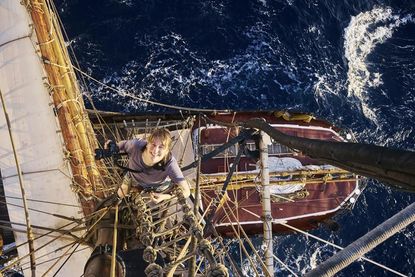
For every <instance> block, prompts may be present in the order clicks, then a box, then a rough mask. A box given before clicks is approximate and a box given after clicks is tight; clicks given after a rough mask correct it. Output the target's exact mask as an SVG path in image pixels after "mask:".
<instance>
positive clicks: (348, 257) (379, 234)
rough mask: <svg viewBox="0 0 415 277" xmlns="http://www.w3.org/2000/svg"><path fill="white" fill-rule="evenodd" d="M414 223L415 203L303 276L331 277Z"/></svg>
mask: <svg viewBox="0 0 415 277" xmlns="http://www.w3.org/2000/svg"><path fill="white" fill-rule="evenodd" d="M414 221H415V203H413V204H411V205H409V206H408V207H406V208H405V209H404V210H402V211H400V212H399V213H397V214H396V215H394V216H393V217H391V218H389V219H388V220H386V221H385V222H383V223H382V224H380V225H379V226H377V227H376V228H375V229H373V230H371V231H370V232H369V233H367V234H366V235H364V236H363V237H361V238H359V239H358V240H356V241H354V242H353V243H351V244H350V245H349V246H347V247H346V248H344V249H343V250H341V251H339V252H338V253H336V254H335V255H334V256H332V257H331V258H329V259H328V260H326V261H325V262H323V263H322V264H320V265H319V266H317V267H316V268H315V269H313V270H312V271H310V272H308V273H307V274H306V275H305V276H309V277H314V276H333V275H334V274H335V273H337V272H339V271H340V270H342V269H343V268H345V267H347V266H348V265H349V264H351V263H352V262H354V261H355V260H357V259H359V258H360V257H361V256H363V255H364V254H365V253H367V252H369V251H370V250H372V249H373V248H374V247H375V246H377V245H379V244H380V243H382V242H384V241H385V240H386V239H388V238H389V237H391V236H392V235H394V234H396V233H397V232H399V231H400V230H402V229H403V228H405V227H406V226H408V225H409V224H411V223H413V222H414Z"/></svg>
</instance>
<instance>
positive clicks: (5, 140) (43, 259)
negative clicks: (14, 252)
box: [0, 0, 91, 276]
mask: <svg viewBox="0 0 415 277" xmlns="http://www.w3.org/2000/svg"><path fill="white" fill-rule="evenodd" d="M31 24H32V23H31V19H30V17H29V16H28V14H27V11H26V8H25V7H24V6H23V5H22V4H20V1H17V0H0V90H1V93H2V95H3V98H4V104H5V107H6V111H7V113H8V115H9V119H10V124H11V133H12V138H13V141H14V144H15V149H16V156H17V159H18V161H19V163H20V167H21V172H22V174H23V184H22V185H23V186H24V188H25V192H26V197H27V199H28V201H27V204H28V208H29V217H30V222H31V224H32V225H33V226H40V227H47V228H52V229H59V228H61V227H62V226H64V225H66V224H68V223H70V221H69V220H67V219H63V218H60V217H56V216H54V215H53V214H56V215H63V216H67V217H75V218H82V217H83V214H82V210H81V208H80V205H79V201H78V198H77V195H76V193H75V192H74V191H73V190H72V188H71V186H72V183H73V182H72V175H71V170H70V166H69V161H68V159H66V158H65V154H64V153H65V151H64V144H63V139H62V136H61V134H60V128H59V124H58V121H57V118H56V116H55V113H54V109H53V105H51V103H52V100H51V98H50V95H49V92H48V89H47V87H46V86H45V82H46V81H45V80H46V75H45V73H44V70H43V67H42V63H41V60H40V56H39V54H38V53H39V52H38V46H37V44H36V38H35V34H34V31H32V29H31V27H30V26H31ZM6 111H5V110H4V109H3V108H0V169H1V176H2V179H3V185H4V190H5V195H6V199H7V203H8V204H7V208H8V211H9V216H10V221H11V222H12V223H13V224H12V227H13V228H14V229H17V230H22V232H14V234H15V240H16V244H17V245H20V244H22V243H25V242H26V241H27V235H26V227H25V226H24V225H25V224H26V220H25V216H24V209H23V203H22V195H21V189H20V183H19V179H18V172H17V166H16V162H15V154H14V151H13V149H12V145H11V139H10V136H9V129H8V124H7V122H6V117H5V112H6ZM44 212H46V213H44ZM19 223H20V224H24V225H17V224H19ZM74 226H75V225H74V224H72V225H70V226H69V227H66V228H64V229H63V230H65V229H69V228H72V227H74ZM33 232H34V234H35V236H34V237H35V238H37V237H39V235H40V234H44V233H46V232H47V231H45V230H41V229H39V228H36V227H33ZM77 235H78V236H82V233H77ZM57 236H59V233H57V232H53V233H51V234H50V235H47V236H45V237H42V238H40V239H35V241H34V247H35V251H36V250H37V249H39V248H40V247H42V246H43V245H45V244H47V243H49V242H51V241H52V240H53V238H55V237H57ZM71 242H74V238H73V237H70V236H67V235H66V236H64V237H62V238H59V239H56V240H55V241H53V242H52V243H50V244H48V245H47V246H45V247H43V248H42V249H40V250H38V251H36V252H35V257H36V264H37V266H36V272H37V273H40V274H44V273H45V272H46V271H47V270H48V269H49V267H50V266H51V265H52V264H53V263H54V262H56V259H55V258H57V257H60V256H61V255H62V254H63V253H64V252H65V251H66V250H68V248H62V247H64V246H65V245H68V244H70V243H71ZM75 246H76V245H75ZM84 248H86V247H85V246H80V247H78V248H77V250H81V249H84ZM73 249H74V248H72V249H71V250H70V251H69V252H68V253H71V252H72V251H73ZM28 252H29V248H28V245H27V244H23V245H22V246H21V247H19V248H18V253H19V257H23V256H25V255H26V254H27V253H28ZM90 253H91V250H90V249H89V248H86V249H85V250H83V251H79V252H77V253H75V254H74V255H72V256H71V257H70V259H69V260H68V261H67V262H66V265H65V267H63V268H62V269H61V270H60V271H59V273H58V276H80V275H82V272H83V265H84V264H85V261H86V260H87V258H88V257H89V255H90ZM65 260H66V257H64V258H63V259H61V260H60V261H59V262H58V264H57V265H56V266H55V267H54V268H53V269H52V270H51V274H53V273H54V272H55V271H56V270H57V269H58V268H59V265H60V264H62V263H63V262H64V261H65ZM20 265H21V266H22V267H23V269H26V270H25V275H26V276H30V273H29V272H30V263H29V258H26V259H24V260H23V261H22V262H20ZM48 275H49V274H48Z"/></svg>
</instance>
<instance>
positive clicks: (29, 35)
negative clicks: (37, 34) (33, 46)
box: [0, 31, 32, 48]
mask: <svg viewBox="0 0 415 277" xmlns="http://www.w3.org/2000/svg"><path fill="white" fill-rule="evenodd" d="M31 36H32V31H31V32H30V34H27V35H25V36H21V37H18V38H15V39H12V40H9V41H6V42H4V43H2V44H0V48H1V47H3V46H5V45H7V44H9V43H12V42H15V41H18V40H21V39H25V38H30V37H31Z"/></svg>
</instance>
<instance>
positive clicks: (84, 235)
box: [42, 206, 111, 277]
mask: <svg viewBox="0 0 415 277" xmlns="http://www.w3.org/2000/svg"><path fill="white" fill-rule="evenodd" d="M110 209H111V206H109V207H108V208H107V209H106V211H105V212H104V213H103V214H102V215H101V216H100V217H99V218H98V219H97V220H96V221H95V222H94V224H92V225H91V227H90V228H89V229H88V230H86V231H85V233H84V234H83V235H82V237H80V238H79V239H78V240H77V241H75V242H73V243H72V246H71V247H70V248H68V249H67V250H66V251H65V253H63V254H62V255H61V256H60V257H59V258H58V259H57V260H56V262H55V263H54V264H53V265H52V266H50V268H49V269H48V270H47V271H46V272H45V273H44V274H43V275H42V277H43V276H45V275H46V274H47V273H49V271H51V270H52V268H53V267H55V265H57V263H58V262H59V261H60V260H61V259H62V258H63V257H64V255H66V254H67V253H68V252H69V250H70V249H71V248H72V247H73V246H74V245H75V244H78V245H77V246H76V248H78V247H79V245H80V243H81V242H84V241H85V240H86V238H87V237H88V236H90V235H92V230H94V227H95V226H96V225H97V224H98V223H99V222H100V221H101V219H102V218H103V217H104V216H105V215H106V214H107V213H108V212H109V211H110ZM76 248H75V250H76ZM73 253H74V252H72V254H73ZM72 254H71V255H72ZM71 255H70V256H71Z"/></svg>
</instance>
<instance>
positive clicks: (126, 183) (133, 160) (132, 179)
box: [105, 128, 190, 203]
mask: <svg viewBox="0 0 415 277" xmlns="http://www.w3.org/2000/svg"><path fill="white" fill-rule="evenodd" d="M111 142H112V141H107V142H106V143H105V148H107V149H108V147H109V145H110V143H111ZM112 143H113V142H112ZM171 143H172V138H171V134H170V132H169V131H168V130H167V129H162V128H159V129H155V130H154V131H153V132H152V133H151V135H150V136H149V138H148V139H147V140H146V139H132V140H123V141H120V142H118V143H117V147H118V148H119V149H118V150H119V151H120V152H121V153H122V152H124V153H127V154H128V157H129V158H128V168H130V169H132V170H131V171H129V172H128V173H127V174H126V176H125V177H124V179H123V182H122V184H121V186H120V187H119V188H118V191H117V195H118V197H119V198H124V197H125V196H126V195H128V193H129V192H130V190H131V187H133V188H137V189H138V190H140V191H141V190H145V191H149V192H150V198H151V200H152V202H154V203H159V202H161V201H164V200H168V199H170V198H171V197H172V195H170V194H167V193H165V191H166V190H167V189H168V188H170V187H171V184H174V185H176V186H178V187H180V188H181V190H182V191H183V195H184V197H186V198H187V197H189V196H190V187H189V184H188V183H187V181H186V179H185V178H184V176H183V173H182V171H181V169H180V167H179V165H178V163H177V160H176V158H175V157H173V155H172V154H171V152H170V147H171ZM169 179H170V180H169Z"/></svg>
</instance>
